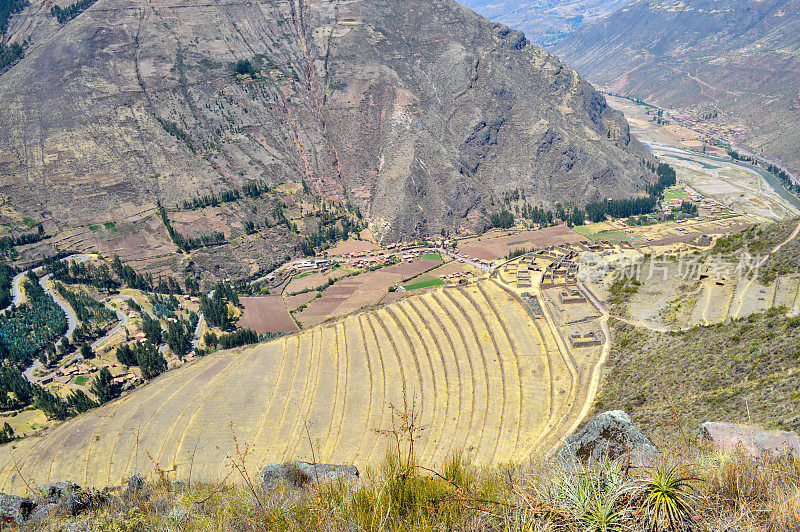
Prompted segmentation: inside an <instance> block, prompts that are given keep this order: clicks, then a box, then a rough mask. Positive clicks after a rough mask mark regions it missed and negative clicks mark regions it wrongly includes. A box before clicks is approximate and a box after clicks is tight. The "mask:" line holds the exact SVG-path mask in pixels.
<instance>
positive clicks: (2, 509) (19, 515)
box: [0, 493, 36, 528]
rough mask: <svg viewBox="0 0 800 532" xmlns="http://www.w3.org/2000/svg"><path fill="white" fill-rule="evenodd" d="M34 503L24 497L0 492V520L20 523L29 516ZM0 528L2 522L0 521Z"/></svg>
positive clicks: (34, 506) (34, 505)
mask: <svg viewBox="0 0 800 532" xmlns="http://www.w3.org/2000/svg"><path fill="white" fill-rule="evenodd" d="M35 508H36V503H35V502H33V501H31V500H30V499H26V498H24V497H17V496H15V495H6V494H5V493H0V520H2V523H8V524H15V525H21V524H22V523H23V522H24V521H27V520H28V518H30V516H31V513H33V510H34V509H35ZM0 528H2V524H1V523H0Z"/></svg>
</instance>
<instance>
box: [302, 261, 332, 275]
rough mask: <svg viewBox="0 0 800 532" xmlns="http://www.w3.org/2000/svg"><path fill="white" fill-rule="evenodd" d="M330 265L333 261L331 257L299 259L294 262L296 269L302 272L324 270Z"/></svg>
mask: <svg viewBox="0 0 800 532" xmlns="http://www.w3.org/2000/svg"><path fill="white" fill-rule="evenodd" d="M330 265H331V261H330V260H329V259H315V260H299V261H297V262H295V263H294V269H295V270H296V271H297V272H298V273H302V272H307V271H311V270H323V269H326V268H328V267H330Z"/></svg>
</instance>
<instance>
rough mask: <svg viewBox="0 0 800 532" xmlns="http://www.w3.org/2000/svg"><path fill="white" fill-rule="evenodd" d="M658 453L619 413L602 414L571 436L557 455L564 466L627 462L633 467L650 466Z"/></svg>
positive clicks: (628, 418)
mask: <svg viewBox="0 0 800 532" xmlns="http://www.w3.org/2000/svg"><path fill="white" fill-rule="evenodd" d="M658 455H659V450H658V448H657V447H656V446H655V444H654V443H653V442H652V440H651V439H650V438H648V437H647V436H646V435H645V434H643V433H642V431H640V430H639V428H638V427H636V426H634V425H633V423H631V418H630V417H628V414H626V413H625V412H623V411H622V410H611V411H609V412H603V413H602V414H599V415H598V416H597V417H595V418H594V419H592V420H591V421H589V422H588V423H586V425H584V426H583V427H582V428H581V429H580V430H578V431H577V432H574V433H573V434H570V435H569V436H568V437H567V439H566V440H565V441H564V445H563V446H562V447H561V449H560V450H559V451H558V459H559V460H560V461H562V462H564V463H567V464H577V463H584V464H585V463H591V462H596V461H598V460H602V459H609V460H617V459H619V458H622V459H626V460H630V461H631V463H632V464H634V465H647V464H650V463H651V462H652V461H653V460H654V459H655V458H656V457H658Z"/></svg>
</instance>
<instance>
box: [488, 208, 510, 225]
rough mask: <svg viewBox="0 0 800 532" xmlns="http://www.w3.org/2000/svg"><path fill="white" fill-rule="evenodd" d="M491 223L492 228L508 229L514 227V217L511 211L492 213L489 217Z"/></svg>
mask: <svg viewBox="0 0 800 532" xmlns="http://www.w3.org/2000/svg"><path fill="white" fill-rule="evenodd" d="M489 222H490V223H491V224H492V227H499V228H500V229H508V228H510V227H514V215H513V214H511V211H509V210H507V209H503V210H502V211H500V212H495V213H492V214H491V216H490V217H489Z"/></svg>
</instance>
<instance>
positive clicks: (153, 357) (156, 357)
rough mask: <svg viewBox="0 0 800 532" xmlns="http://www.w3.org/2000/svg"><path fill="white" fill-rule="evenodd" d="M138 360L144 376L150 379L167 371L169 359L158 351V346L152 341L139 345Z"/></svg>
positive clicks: (145, 378)
mask: <svg viewBox="0 0 800 532" xmlns="http://www.w3.org/2000/svg"><path fill="white" fill-rule="evenodd" d="M137 351H138V352H137V353H136V360H137V361H138V363H139V368H141V370H142V378H143V379H144V380H148V381H149V380H150V379H154V378H156V377H158V376H159V375H161V374H162V373H164V372H165V371H167V360H166V359H165V358H164V355H162V354H161V353H159V352H158V348H156V346H154V345H153V344H151V343H149V342H148V343H145V344H143V345H140V346H138V348H137Z"/></svg>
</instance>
